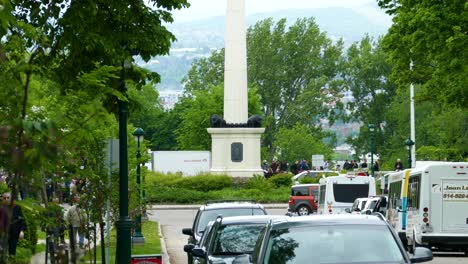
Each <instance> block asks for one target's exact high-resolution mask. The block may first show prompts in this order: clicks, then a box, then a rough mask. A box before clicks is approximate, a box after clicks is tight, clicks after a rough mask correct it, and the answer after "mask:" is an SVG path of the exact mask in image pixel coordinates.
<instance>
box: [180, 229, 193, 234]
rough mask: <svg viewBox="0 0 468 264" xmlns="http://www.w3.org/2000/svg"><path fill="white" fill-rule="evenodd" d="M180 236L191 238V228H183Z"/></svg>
mask: <svg viewBox="0 0 468 264" xmlns="http://www.w3.org/2000/svg"><path fill="white" fill-rule="evenodd" d="M182 234H184V235H187V236H193V230H192V228H183V229H182Z"/></svg>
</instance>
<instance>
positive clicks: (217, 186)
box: [177, 175, 232, 192]
mask: <svg viewBox="0 0 468 264" xmlns="http://www.w3.org/2000/svg"><path fill="white" fill-rule="evenodd" d="M177 186H178V187H180V188H186V189H192V190H197V191H200V192H209V191H212V190H222V189H224V188H226V187H231V186H232V178H231V177H229V176H226V175H197V176H193V177H184V178H182V179H180V180H179V181H178V182H177Z"/></svg>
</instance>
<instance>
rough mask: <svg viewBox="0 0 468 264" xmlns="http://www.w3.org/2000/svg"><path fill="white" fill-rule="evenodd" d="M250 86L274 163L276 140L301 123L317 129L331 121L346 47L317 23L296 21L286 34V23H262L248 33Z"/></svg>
mask: <svg viewBox="0 0 468 264" xmlns="http://www.w3.org/2000/svg"><path fill="white" fill-rule="evenodd" d="M247 39H248V42H247V47H248V72H249V82H250V83H252V84H253V85H255V86H256V87H257V88H258V93H259V95H260V98H261V103H262V106H263V109H262V110H263V113H264V116H265V126H266V130H265V135H264V137H263V143H264V145H265V146H267V147H268V149H269V152H270V157H271V155H273V154H274V153H275V146H274V145H273V142H274V138H275V134H276V133H277V132H278V130H279V129H280V128H283V127H285V128H292V127H293V126H294V125H295V124H296V123H298V122H301V123H303V124H305V125H307V126H309V127H312V126H315V124H316V123H317V122H318V120H319V118H320V117H328V118H330V121H331V123H333V120H334V119H333V115H332V114H333V113H334V110H333V108H329V107H327V104H328V103H332V102H333V101H336V98H337V97H338V91H339V84H340V83H341V81H340V80H339V79H338V78H337V77H339V75H340V72H339V69H340V68H339V67H340V59H341V50H342V44H343V43H342V42H341V41H339V42H338V43H336V44H333V43H332V41H331V40H330V39H329V38H327V36H326V34H325V33H324V32H321V31H320V29H319V28H318V26H317V24H316V23H315V21H314V19H313V18H309V19H298V20H297V21H296V22H295V23H294V24H293V25H291V26H290V27H289V28H288V29H286V20H285V19H281V20H279V21H278V22H277V23H276V24H275V23H274V22H273V20H272V19H266V20H263V21H261V22H258V23H257V24H255V25H254V26H253V27H251V28H249V30H248V38H247Z"/></svg>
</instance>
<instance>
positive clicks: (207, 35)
mask: <svg viewBox="0 0 468 264" xmlns="http://www.w3.org/2000/svg"><path fill="white" fill-rule="evenodd" d="M269 17H272V18H273V19H274V20H275V21H278V20H279V19H282V18H286V20H287V22H288V24H293V23H294V22H295V21H296V20H297V19H298V18H304V17H314V18H315V21H316V23H317V24H318V25H319V27H320V30H321V31H325V32H327V36H328V37H329V38H330V39H332V40H334V41H336V40H338V39H340V38H343V40H344V42H345V46H346V47H348V46H349V45H351V44H352V43H353V42H355V41H359V40H361V39H362V38H363V37H364V36H365V34H369V35H370V36H372V37H374V38H378V37H379V36H382V35H384V34H386V32H387V30H388V28H389V27H390V25H391V21H390V18H389V17H386V16H385V15H382V12H380V11H378V10H377V9H376V8H375V7H374V6H362V7H359V8H354V9H351V8H341V7H328V8H317V9H303V10H294V9H290V10H281V11H276V12H270V13H261V14H254V15H250V16H248V17H247V26H248V27H250V26H252V25H254V24H255V23H256V22H258V21H261V20H263V19H266V18H269ZM167 27H168V29H169V31H171V32H172V33H173V34H174V35H175V36H176V38H177V42H175V43H173V45H172V48H171V51H170V55H168V56H160V57H156V58H153V59H152V60H150V61H149V62H148V63H145V62H143V61H138V62H137V63H138V64H139V65H141V66H143V67H145V68H147V69H150V70H152V71H155V72H158V73H159V74H160V75H161V83H160V84H158V85H157V89H158V90H160V91H161V90H178V91H180V90H182V89H183V86H182V84H181V80H182V78H183V77H184V76H185V75H186V74H187V72H188V70H189V69H190V67H191V64H192V62H193V61H194V60H195V59H197V58H203V57H209V56H210V55H211V53H212V52H213V51H214V50H218V49H221V48H223V47H224V32H225V17H224V16H219V17H212V18H208V19H204V20H199V21H192V22H183V23H174V24H170V25H168V26H167Z"/></svg>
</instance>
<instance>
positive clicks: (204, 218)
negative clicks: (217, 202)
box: [197, 208, 266, 235]
mask: <svg viewBox="0 0 468 264" xmlns="http://www.w3.org/2000/svg"><path fill="white" fill-rule="evenodd" d="M265 214H266V213H265V211H263V210H262V209H259V208H223V209H216V210H206V211H203V212H202V214H201V215H200V220H198V226H197V234H199V235H200V233H201V232H203V230H205V226H206V225H207V224H208V222H210V221H212V220H215V219H216V217H218V216H219V215H221V216H223V217H228V216H241V215H265Z"/></svg>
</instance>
